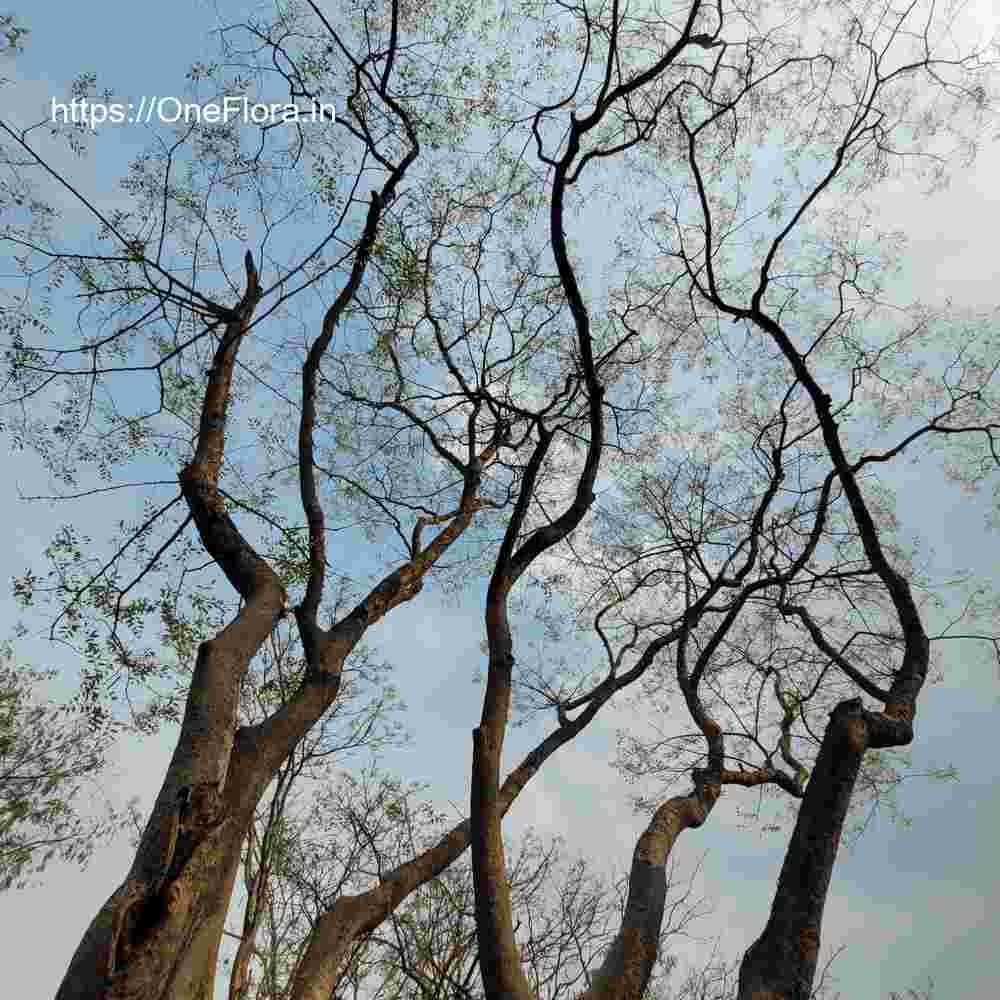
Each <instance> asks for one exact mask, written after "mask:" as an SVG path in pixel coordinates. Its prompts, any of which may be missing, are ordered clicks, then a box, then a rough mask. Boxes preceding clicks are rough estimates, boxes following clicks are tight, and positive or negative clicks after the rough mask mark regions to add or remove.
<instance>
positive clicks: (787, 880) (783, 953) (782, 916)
mask: <svg viewBox="0 0 1000 1000" xmlns="http://www.w3.org/2000/svg"><path fill="white" fill-rule="evenodd" d="M866 728H867V727H866V724H865V713H864V710H863V708H862V705H861V700H860V699H858V698H855V699H852V700H850V701H845V702H841V703H840V704H839V705H838V706H837V707H836V708H835V709H834V710H833V712H832V713H831V714H830V721H829V722H828V723H827V727H826V732H825V733H824V734H823V742H822V745H821V746H820V751H819V755H818V756H817V758H816V764H815V766H814V767H813V772H812V777H811V778H810V779H809V784H808V786H807V787H806V794H805V798H804V799H803V800H802V805H801V806H800V808H799V815H798V818H797V820H796V823H795V830H794V832H793V834H792V837H791V841H790V842H789V845H788V850H787V852H786V854H785V862H784V864H783V865H782V868H781V874H780V876H779V877H778V887H777V890H776V892H775V896H774V902H773V904H772V906H771V915H770V919H769V920H768V922H767V925H766V927H765V928H764V931H763V933H762V934H761V936H760V937H759V938H758V939H757V940H756V941H755V942H754V944H753V945H751V947H750V949H749V950H748V951H747V953H746V955H745V956H744V958H743V964H742V966H741V968H740V992H739V1000H808V998H809V996H810V995H811V993H812V984H813V978H814V977H815V974H816V962H817V957H818V955H819V942H820V928H821V924H822V920H823V907H824V904H825V903H826V896H827V890H828V889H829V887H830V878H831V876H832V874H833V866H834V862H835V861H836V859H837V849H838V847H839V846H840V837H841V833H842V831H843V827H844V819H845V817H846V816H847V810H848V807H849V806H850V803H851V795H852V793H853V791H854V785H855V782H856V781H857V777H858V773H859V771H860V769H861V762H862V759H863V758H864V754H865V749H866V747H867V742H868V741H867V732H866Z"/></svg>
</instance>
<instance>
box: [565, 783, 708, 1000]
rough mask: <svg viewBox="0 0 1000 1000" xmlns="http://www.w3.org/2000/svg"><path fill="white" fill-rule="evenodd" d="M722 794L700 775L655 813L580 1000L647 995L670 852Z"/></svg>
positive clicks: (620, 999) (638, 846)
mask: <svg viewBox="0 0 1000 1000" xmlns="http://www.w3.org/2000/svg"><path fill="white" fill-rule="evenodd" d="M719 792H720V786H719V785H717V784H714V783H712V782H711V781H709V780H708V775H707V774H706V773H702V772H698V773H697V774H696V784H695V788H694V789H692V791H691V792H689V793H688V794H687V795H680V796H677V797H675V798H672V799H668V800H667V801H666V802H664V803H663V804H662V805H661V806H660V807H659V808H658V809H657V810H656V812H655V813H654V814H653V818H652V820H651V821H650V824H649V826H648V827H647V828H646V830H645V831H644V832H643V834H642V836H641V837H640V838H639V841H638V843H637V844H636V846H635V851H634V852H633V854H632V867H631V870H630V872H629V884H628V899H627V900H626V903H625V913H624V916H623V917H622V922H621V927H620V928H619V930H618V934H617V935H616V936H615V939H614V941H612V943H611V946H610V948H609V949H608V952H607V954H606V955H605V958H604V962H603V963H602V965H601V967H600V969H598V970H597V971H596V972H595V973H594V974H593V976H592V977H591V981H590V986H589V988H588V989H587V990H586V991H585V992H584V993H582V994H580V997H579V1000H639V998H640V997H641V996H642V995H643V992H644V991H645V989H646V985H647V984H648V983H649V978H650V976H651V975H652V973H653V965H654V964H655V962H656V956H657V952H658V950H659V945H660V930H661V928H662V926H663V910H664V906H665V904H666V898H667V874H666V870H667V861H668V860H669V858H670V852H671V851H672V850H673V846H674V844H675V842H676V841H677V838H678V837H679V836H680V834H681V833H683V832H684V830H687V829H691V828H697V827H699V826H701V825H702V823H704V822H705V820H706V819H707V818H708V814H709V813H710V812H711V811H712V808H713V806H714V805H715V803H716V801H717V799H718V797H719Z"/></svg>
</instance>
